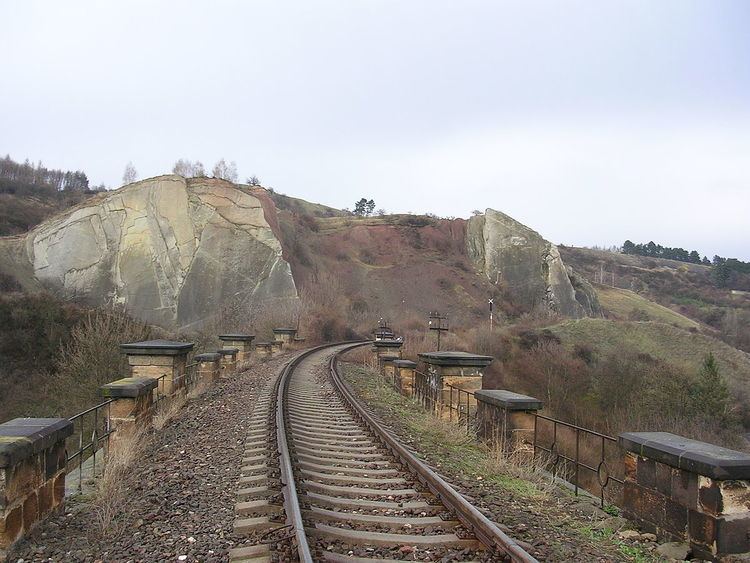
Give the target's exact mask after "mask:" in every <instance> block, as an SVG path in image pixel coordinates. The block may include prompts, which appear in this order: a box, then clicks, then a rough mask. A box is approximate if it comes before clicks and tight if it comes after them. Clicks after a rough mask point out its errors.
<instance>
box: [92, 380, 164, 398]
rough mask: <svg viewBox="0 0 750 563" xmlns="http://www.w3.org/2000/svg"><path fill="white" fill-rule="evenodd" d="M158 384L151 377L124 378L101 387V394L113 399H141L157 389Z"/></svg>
mask: <svg viewBox="0 0 750 563" xmlns="http://www.w3.org/2000/svg"><path fill="white" fill-rule="evenodd" d="M157 383H158V381H157V380H156V379H153V378H151V377H124V378H122V379H118V380H117V381H113V382H111V383H107V384H105V385H102V386H101V387H99V394H100V395H101V396H102V397H109V398H111V399H120V398H125V397H130V398H134V397H141V396H143V395H147V394H148V393H150V392H151V391H152V390H154V389H156V385H157Z"/></svg>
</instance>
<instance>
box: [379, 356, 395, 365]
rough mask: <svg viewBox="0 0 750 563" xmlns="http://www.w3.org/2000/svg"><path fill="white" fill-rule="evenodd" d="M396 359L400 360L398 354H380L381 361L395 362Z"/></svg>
mask: <svg viewBox="0 0 750 563" xmlns="http://www.w3.org/2000/svg"><path fill="white" fill-rule="evenodd" d="M396 360H398V356H390V355H388V356H380V361H381V362H393V363H394V364H395V363H396Z"/></svg>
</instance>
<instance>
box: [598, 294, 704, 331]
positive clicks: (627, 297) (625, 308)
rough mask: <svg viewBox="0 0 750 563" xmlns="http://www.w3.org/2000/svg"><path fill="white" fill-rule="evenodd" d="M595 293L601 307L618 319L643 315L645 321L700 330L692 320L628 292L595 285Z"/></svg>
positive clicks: (630, 318)
mask: <svg viewBox="0 0 750 563" xmlns="http://www.w3.org/2000/svg"><path fill="white" fill-rule="evenodd" d="M596 293H597V294H598V295H599V303H600V304H601V306H602V307H603V308H604V309H605V310H607V311H609V312H610V313H612V314H613V315H614V316H615V317H617V318H619V319H623V320H638V319H634V318H633V317H634V316H635V315H643V316H644V318H645V320H651V321H657V322H660V323H667V324H671V325H675V326H678V327H680V328H684V329H690V328H696V329H697V328H700V325H699V324H698V323H697V322H695V321H694V320H692V319H689V318H687V317H685V316H683V315H681V314H679V313H677V312H676V311H673V310H672V309H669V308H668V307H664V306H663V305H659V304H658V303H654V302H653V301H649V300H648V299H646V298H645V297H642V296H640V295H638V294H637V293H634V292H632V291H630V290H627V289H620V288H617V287H609V286H606V285H599V284H597V285H596Z"/></svg>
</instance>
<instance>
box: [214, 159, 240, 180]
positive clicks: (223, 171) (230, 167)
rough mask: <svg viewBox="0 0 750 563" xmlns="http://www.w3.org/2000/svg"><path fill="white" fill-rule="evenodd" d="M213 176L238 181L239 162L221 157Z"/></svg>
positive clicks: (215, 166)
mask: <svg viewBox="0 0 750 563" xmlns="http://www.w3.org/2000/svg"><path fill="white" fill-rule="evenodd" d="M213 177H214V178H222V179H224V180H229V181H230V182H237V163H236V162H234V161H232V162H229V163H228V162H226V161H225V160H224V159H223V158H222V159H220V160H219V162H217V163H216V164H215V165H214V169H213Z"/></svg>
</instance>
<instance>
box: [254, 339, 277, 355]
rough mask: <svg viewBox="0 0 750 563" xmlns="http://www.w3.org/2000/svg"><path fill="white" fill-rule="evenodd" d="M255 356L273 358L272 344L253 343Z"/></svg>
mask: <svg viewBox="0 0 750 563" xmlns="http://www.w3.org/2000/svg"><path fill="white" fill-rule="evenodd" d="M255 354H256V355H257V356H258V357H259V358H270V357H271V356H273V343H271V342H256V343H255Z"/></svg>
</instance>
